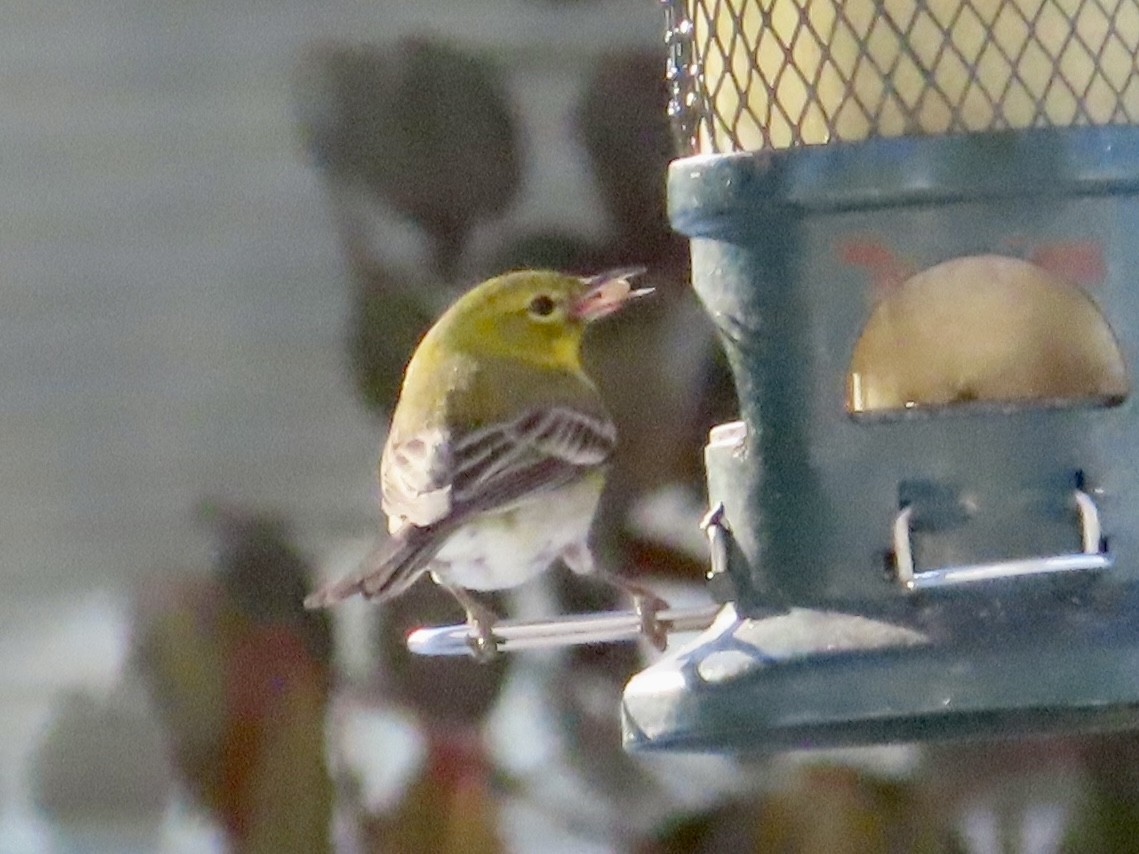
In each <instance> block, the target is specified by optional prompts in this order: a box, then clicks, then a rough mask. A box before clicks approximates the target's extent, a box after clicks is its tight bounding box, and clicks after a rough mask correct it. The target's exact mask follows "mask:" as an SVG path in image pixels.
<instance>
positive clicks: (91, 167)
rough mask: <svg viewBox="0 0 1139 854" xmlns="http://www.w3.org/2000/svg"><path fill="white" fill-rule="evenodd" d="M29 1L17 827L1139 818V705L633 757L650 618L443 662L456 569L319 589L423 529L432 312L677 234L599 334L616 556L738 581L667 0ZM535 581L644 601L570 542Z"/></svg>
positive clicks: (561, 827) (629, 842)
mask: <svg viewBox="0 0 1139 854" xmlns="http://www.w3.org/2000/svg"><path fill="white" fill-rule="evenodd" d="M5 12H6V14H5V22H4V27H3V28H2V29H0V87H2V91H3V93H4V97H3V103H4V105H5V110H4V121H3V122H0V151H3V158H2V159H3V163H4V165H5V168H4V169H3V170H0V184H2V187H3V192H0V199H2V201H0V293H2V294H3V299H4V311H3V312H2V313H0V324H2V329H3V334H2V335H0V348H3V357H4V359H3V360H4V364H5V366H6V370H5V371H3V372H0V377H2V379H0V382H3V383H4V388H3V391H2V393H0V401H2V402H3V403H2V407H0V413H2V416H0V417H2V418H3V424H4V426H5V431H4V433H5V445H6V453H5V454H4V455H3V457H2V461H0V465H2V466H3V467H4V471H3V480H4V482H5V483H6V484H7V485H8V493H7V494H8V495H9V500H8V501H7V505H6V507H5V512H4V513H2V514H0V542H3V544H4V549H5V551H4V564H3V581H4V584H5V587H6V595H4V596H3V597H0V854H24V852H56V851H58V852H72V851H82V852H125V851H126V852H133V851H137V852H150V851H158V852H186V854H190V852H223V851H256V852H291V851H298V852H300V851H303V852H319V851H331V850H337V851H347V852H378V851H409V852H416V851H455V852H458V851H464V852H467V851H472V852H498V851H521V852H529V851H543V852H548V851H554V852H556V851H567V852H569V851H574V852H577V851H585V852H594V851H596V852H606V851H615V852H616V851H621V852H624V851H629V852H674V851H675V852H681V851H820V852H822V851H828V852H833V851H914V850H926V851H1021V850H1024V851H1049V850H1059V848H1060V846H1061V845H1062V844H1063V840H1064V839H1065V838H1066V835H1067V837H1068V838H1071V834H1072V833H1073V832H1076V831H1073V830H1072V828H1078V829H1079V830H1078V833H1077V837H1076V838H1078V839H1080V840H1083V842H1084V843H1087V844H1088V845H1091V847H1087V846H1086V845H1085V846H1083V847H1080V846H1077V847H1076V848H1073V849H1072V850H1121V851H1122V850H1129V849H1128V848H1127V847H1126V846H1127V845H1128V844H1132V843H1133V840H1134V839H1135V838H1136V837H1135V836H1134V834H1133V833H1131V830H1132V829H1133V823H1134V822H1135V821H1136V819H1137V816H1139V807H1137V806H1136V804H1137V803H1139V801H1137V800H1136V798H1135V796H1134V792H1135V789H1136V788H1137V787H1139V775H1136V773H1135V770H1134V769H1135V767H1136V766H1135V765H1134V764H1132V763H1131V762H1130V761H1129V759H1128V757H1129V755H1131V753H1134V752H1135V747H1134V746H1133V745H1132V744H1131V743H1130V741H1129V740H1128V739H1126V738H1125V737H1123V738H1120V737H1116V738H1114V739H1103V740H1097V741H1089V740H1082V741H1074V740H1069V741H1065V742H1060V741H1055V742H1032V743H1028V744H1022V743H1014V744H1010V745H1006V746H1001V747H1000V748H997V747H994V746H992V745H989V746H986V747H984V748H961V749H953V750H948V749H938V750H927V751H925V752H919V750H918V749H917V748H914V747H909V746H902V747H896V748H890V749H882V750H870V751H859V752H854V753H839V754H825V755H822V754H817V753H816V754H805V755H802V756H795V755H791V756H782V757H777V758H766V759H765V758H759V757H749V758H743V759H730V758H723V757H707V756H665V757H648V758H634V757H630V756H627V755H626V754H625V753H624V752H623V751H622V750H621V747H620V725H619V720H618V703H619V696H620V689H621V686H622V685H623V683H624V681H625V679H626V678H627V677H628V675H629V674H630V673H632V672H634V671H635V670H637V669H639V668H641V667H643V666H644V663H645V662H646V660H647V658H646V656H647V653H646V652H645V651H644V650H643V649H640V648H638V647H635V646H632V645H625V646H614V647H611V648H604V649H581V650H577V651H574V652H572V653H563V654H556V655H553V654H550V655H532V656H512V657H510V658H509V659H508V660H503V661H501V662H499V663H497V664H495V665H494V666H491V667H476V666H475V665H473V664H471V663H469V662H465V661H459V662H453V661H424V660H415V661H413V660H410V659H409V657H408V656H407V654H406V652H405V651H404V650H403V644H402V638H403V636H404V634H405V633H406V631H407V630H409V629H410V628H411V627H413V626H416V625H421V624H438V623H445V622H456V621H458V620H460V619H461V612H458V611H457V609H456V608H455V606H454V604H453V603H452V602H450V600H449V599H448V598H447V597H446V596H443V597H439V596H438V595H436V591H435V590H434V589H433V588H432V587H431V586H430V585H419V586H417V587H416V588H414V589H413V591H412V592H411V593H410V594H408V596H406V597H405V598H404V599H402V600H400V602H399V603H398V604H396V605H393V606H392V607H390V608H384V609H376V608H371V607H368V606H367V605H363V604H360V603H349V604H346V605H345V606H344V607H343V608H340V609H338V610H337V611H336V612H334V613H332V614H323V613H321V614H311V613H305V612H303V611H302V610H300V605H299V603H300V600H301V598H302V597H303V595H304V593H305V591H307V590H309V589H311V588H312V587H313V586H314V585H315V584H316V582H317V580H318V579H319V578H324V577H331V576H335V575H338V574H341V573H343V572H346V571H348V570H349V569H350V568H351V567H352V566H353V565H354V563H355V562H356V561H357V560H358V559H359V557H360V556H361V555H362V554H363V553H364V551H365V550H366V549H367V548H368V546H369V545H370V544H371V542H372V541H373V537H374V536H375V535H376V532H377V531H378V530H379V529H380V527H381V520H380V517H379V512H378V508H377V506H376V505H377V502H376V494H375V493H376V489H375V477H374V468H375V460H376V456H377V452H378V448H379V446H380V444H381V442H382V440H383V430H384V424H385V423H386V419H387V416H388V413H389V412H390V409H391V406H392V405H393V403H394V400H395V396H396V392H397V388H398V382H399V377H400V374H401V372H402V368H403V365H404V362H405V360H406V358H407V356H408V354H409V353H410V350H411V348H412V347H413V346H414V343H415V341H416V339H417V338H418V336H419V335H420V334H421V333H422V331H423V330H424V329H425V327H426V326H427V325H428V324H429V323H430V321H431V319H432V318H433V317H434V316H435V315H436V314H437V313H438V311H439V310H440V309H441V307H442V306H444V305H445V304H446V303H447V302H448V301H449V300H450V299H451V298H452V297H453V296H454V295H455V294H456V293H458V292H459V291H461V290H462V289H463V288H465V287H467V286H469V285H470V284H472V283H474V282H476V281H478V280H480V279H482V278H485V277H487V276H489V275H492V274H494V273H497V272H500V271H503V270H506V269H510V268H517V267H524V266H548V267H557V268H560V269H565V270H569V271H573V272H581V273H589V272H596V271H599V270H602V269H605V268H607V267H615V266H621V265H627V264H644V265H646V266H647V267H648V268H649V271H650V272H649V274H648V276H647V279H648V282H649V284H652V285H653V286H655V287H656V288H657V291H658V295H657V297H656V298H655V299H654V300H653V301H651V302H646V303H644V305H643V306H641V305H639V306H638V310H637V312H636V314H635V315H634V314H633V313H630V315H629V316H628V317H623V318H619V319H616V320H614V321H613V322H612V323H609V324H606V325H604V326H602V327H600V328H598V329H597V330H596V332H595V334H594V335H593V337H592V338H591V340H590V342H589V344H588V346H589V354H588V357H589V358H590V360H591V361H592V362H593V363H595V366H596V371H597V375H598V379H599V382H600V384H601V386H602V389H603V392H605V393H606V395H607V396H608V398H609V399H610V401H611V402H612V406H613V409H614V414H615V416H616V418H617V420H618V424H619V428H620V431H621V435H622V436H623V437H624V442H623V445H622V449H621V454H620V460H619V463H618V466H617V469H616V471H615V473H614V477H613V482H612V484H611V489H610V491H609V493H608V495H607V496H606V514H605V517H604V523H603V524H602V526H601V528H600V530H599V532H598V534H599V540H600V549H601V553H602V554H603V556H604V559H605V560H606V561H607V562H609V563H610V564H611V565H612V566H613V567H614V568H620V570H621V571H624V572H627V573H630V574H634V575H638V576H641V577H642V578H643V579H644V580H645V581H647V583H649V584H650V585H651V586H654V587H655V588H658V589H660V590H661V591H662V592H663V593H664V594H665V595H666V596H667V597H668V598H670V599H671V600H672V601H673V602H674V603H687V602H690V601H691V602H699V601H703V600H702V598H701V597H702V596H703V595H704V594H703V592H702V588H701V583H700V581H701V578H702V573H703V567H704V554H703V552H702V547H701V543H700V538H699V535H698V532H697V531H696V527H695V525H696V520H698V519H699V516H700V515H701V512H702V510H703V497H702V485H701V467H700V448H701V446H702V444H703V440H704V436H705V435H706V433H707V429H708V427H709V426H711V425H712V424H714V423H717V422H718V421H722V420H726V419H728V418H730V417H732V414H733V411H734V402H733V398H732V391H731V387H730V382H729V380H728V378H727V376H726V374H725V372H724V368H723V366H722V364H721V363H720V361H719V357H718V351H717V348H716V346H715V343H714V341H713V339H712V337H711V335H710V332H709V330H708V327H707V325H706V324H705V322H704V319H703V316H702V314H701V313H700V311H699V309H698V307H697V306H696V304H695V301H694V299H693V298H692V297H691V295H690V294H689V292H688V291H687V289H686V282H687V263H688V261H687V246H686V243H685V242H684V241H683V240H681V239H680V238H678V237H677V236H675V235H673V234H672V233H671V232H670V230H669V228H668V225H667V220H666V217H665V213H664V184H663V180H664V170H665V167H666V164H667V161H668V160H669V158H670V157H671V153H672V141H671V138H670V135H669V130H668V126H667V123H666V119H665V102H666V92H665V89H664V84H663V67H664V51H663V43H662V29H663V20H662V13H661V10H660V9H659V8H658V5H657V4H656V3H654V2H652V0H561V1H560V2H558V0H479V2H470V0H417V2H408V0H370V2H354V0H331V2H326V3H320V4H317V3H309V2H303V0H273V2H269V0H246V2H243V3H224V2H217V0H184V2H179V3H172V2H158V3H154V2H140V0H79V2H72V3H62V2H58V1H57V0H55V1H54V2H47V0H35V1H34V2H32V0H14V2H12V3H9V4H7V5H6V7H5ZM496 604H497V606H498V607H499V608H500V609H501V610H502V611H504V612H507V613H510V614H512V615H515V616H539V615H542V614H551V613H555V612H558V611H563V610H593V609H597V608H609V607H616V606H618V603H615V602H614V601H613V600H612V599H610V598H608V595H607V591H606V590H605V589H597V588H595V587H594V586H592V585H589V584H586V583H584V582H575V581H574V580H573V579H571V578H567V577H566V576H565V575H564V574H561V575H559V574H553V575H551V576H550V577H549V578H548V579H544V580H543V581H542V582H541V583H539V584H536V585H534V586H533V588H532V589H531V588H525V589H522V590H521V591H519V593H518V595H517V596H514V597H511V598H510V599H509V600H503V601H501V602H498V603H496ZM1128 751H1130V753H1129V752H1128ZM982 757H983V759H982ZM1097 834H1098V835H1097ZM1112 841H1114V843H1113V844H1114V845H1115V846H1116V847H1114V848H1112V847H1111V845H1109V842H1112ZM1130 850H1133V849H1130Z"/></svg>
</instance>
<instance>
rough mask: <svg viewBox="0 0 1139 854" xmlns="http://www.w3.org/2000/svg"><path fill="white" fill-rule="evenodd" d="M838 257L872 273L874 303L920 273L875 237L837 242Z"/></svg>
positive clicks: (845, 262)
mask: <svg viewBox="0 0 1139 854" xmlns="http://www.w3.org/2000/svg"><path fill="white" fill-rule="evenodd" d="M838 257H839V259H840V260H841V261H842V262H843V263H844V264H850V265H851V266H854V267H861V268H863V269H864V270H866V272H867V273H869V274H870V281H871V284H872V285H873V288H874V301H875V302H877V301H878V300H880V299H882V298H883V297H885V296H886V295H887V294H889V293H890V292H891V291H893V290H895V289H896V288H898V287H901V285H902V283H903V282H905V281H906V279H908V278H909V277H910V276H912V275H913V274H914V273H915V272H917V268H916V267H915V266H914V265H913V264H912V263H910V262H908V261H905V260H903V259H901V258H899V257H898V256H897V255H895V254H894V251H893V250H892V249H890V247H888V246H887V245H886V244H885V243H883V242H882V241H880V240H877V239H875V238H873V237H859V238H851V239H849V240H844V241H843V242H841V243H840V244H839V245H838Z"/></svg>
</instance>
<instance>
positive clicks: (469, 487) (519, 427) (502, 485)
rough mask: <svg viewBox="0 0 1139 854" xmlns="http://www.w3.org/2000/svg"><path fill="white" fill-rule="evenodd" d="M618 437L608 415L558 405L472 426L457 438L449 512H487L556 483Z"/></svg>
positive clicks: (588, 464)
mask: <svg viewBox="0 0 1139 854" xmlns="http://www.w3.org/2000/svg"><path fill="white" fill-rule="evenodd" d="M616 443H617V433H616V430H615V428H614V426H613V422H612V421H610V420H609V419H608V418H607V417H599V416H597V415H592V414H589V413H586V412H581V411H579V410H576V409H570V408H568V407H561V406H557V407H549V408H543V409H534V410H530V411H529V412H526V413H525V414H523V415H522V416H521V417H519V418H517V419H515V420H514V421H509V422H507V423H505V424H498V425H494V426H490V427H482V428H479V429H477V430H473V431H471V432H470V433H467V434H466V435H464V436H462V437H461V438H460V439H459V441H457V442H456V443H455V447H454V452H453V462H454V469H453V471H452V474H451V502H452V505H453V506H452V513H462V514H463V515H464V516H470V515H474V514H478V513H485V512H487V511H489V510H494V509H496V508H499V507H504V506H507V505H509V504H512V503H514V502H515V501H518V500H519V499H521V498H524V497H525V496H527V495H529V494H532V493H536V492H542V491H544V490H546V489H551V488H554V487H556V486H560V485H561V484H563V483H566V482H568V481H570V480H573V479H574V478H575V477H577V476H579V475H580V474H582V473H583V472H584V471H588V470H591V469H594V468H596V467H597V466H600V465H602V464H603V463H605V461H606V460H608V459H609V457H610V455H611V454H612V453H613V448H614V447H615V445H616Z"/></svg>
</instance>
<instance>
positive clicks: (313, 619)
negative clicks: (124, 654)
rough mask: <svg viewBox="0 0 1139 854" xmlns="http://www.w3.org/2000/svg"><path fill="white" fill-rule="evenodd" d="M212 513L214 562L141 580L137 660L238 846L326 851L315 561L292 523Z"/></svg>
mask: <svg viewBox="0 0 1139 854" xmlns="http://www.w3.org/2000/svg"><path fill="white" fill-rule="evenodd" d="M210 515H211V517H212V521H213V524H214V526H215V529H216V532H217V539H218V549H217V560H216V565H215V573H214V574H213V575H212V576H201V577H198V578H186V577H181V578H179V579H178V580H169V579H165V578H163V579H156V580H155V581H154V582H153V583H152V585H151V587H150V588H149V589H147V590H144V591H143V593H142V595H141V596H140V599H139V604H138V606H137V617H136V621H135V638H134V662H135V665H136V667H137V669H138V672H139V673H140V674H141V676H142V678H143V680H144V682H145V684H146V686H147V688H148V689H149V692H150V695H151V698H152V701H153V703H154V706H155V708H156V710H157V712H158V716H159V719H160V720H161V722H162V724H163V725H164V727H165V729H166V732H167V737H168V739H169V742H170V747H171V753H172V759H173V763H174V766H175V769H176V770H177V772H178V773H179V775H180V776H181V778H182V780H183V781H184V782H185V783H186V785H187V787H188V788H189V790H190V791H191V793H192V794H193V795H194V796H195V798H196V800H197V801H198V802H199V803H200V804H201V805H202V806H204V807H205V808H206V809H207V810H209V812H210V813H211V814H212V815H213V816H214V817H215V818H216V819H217V821H218V823H219V824H220V825H221V826H222V827H223V828H224V829H225V831H226V833H227V836H228V837H229V839H230V841H231V843H232V845H233V850H234V851H243V852H244V851H247V852H270V851H272V852H290V851H296V852H319V851H328V850H330V845H331V842H330V838H329V832H330V824H331V819H332V794H333V793H332V784H331V781H330V779H329V776H328V772H327V769H326V767H325V760H324V719H325V711H326V707H327V703H328V698H329V692H330V689H331V673H330V656H331V637H330V633H329V626H328V622H327V615H325V614H323V613H319V612H306V611H304V610H303V608H302V606H301V600H302V599H303V594H304V591H305V590H306V589H307V585H308V583H309V582H308V578H309V573H310V568H309V566H308V564H307V563H306V562H305V561H304V560H303V559H302V558H301V557H300V556H299V554H298V553H297V551H296V548H295V546H294V545H293V544H292V542H291V538H290V535H289V532H288V528H287V526H286V525H284V523H282V522H281V521H279V520H276V519H273V518H270V517H266V516H263V515H259V514H252V513H247V512H245V511H243V510H239V509H236V508H216V509H214V510H212V511H211V513H210Z"/></svg>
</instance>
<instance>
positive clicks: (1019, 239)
mask: <svg viewBox="0 0 1139 854" xmlns="http://www.w3.org/2000/svg"><path fill="white" fill-rule="evenodd" d="M664 6H665V9H666V13H667V17H668V36H667V41H668V45H669V48H670V52H671V57H670V66H669V79H670V81H671V85H672V90H673V103H672V109H671V112H672V118H673V121H674V126H675V128H676V131H677V135H678V138H679V140H680V143H681V145H682V147H683V149H684V151H685V152H686V154H687V156H685V157H683V158H681V159H679V160H677V161H675V162H674V163H673V164H672V167H671V172H670V176H669V204H670V214H671V218H672V222H673V225H674V227H675V228H676V229H677V230H679V231H680V232H682V233H684V234H685V235H688V236H689V237H690V238H691V241H692V268H693V273H692V276H693V285H694V287H695V289H696V291H697V293H698V294H699V296H700V298H701V300H702V301H703V303H704V305H705V307H706V309H707V311H708V313H709V314H710V315H711V317H712V318H713V320H714V322H715V324H716V325H717V327H718V329H719V332H720V336H721V339H722V341H723V345H724V347H725V349H726V351H727V355H728V357H729V361H730V363H731V366H732V371H733V374H734V377H735V381H736V386H737V391H738V396H739V406H740V420H739V421H738V422H736V423H733V424H729V425H723V426H721V427H718V428H716V429H715V430H714V431H713V433H712V437H711V440H710V442H709V444H708V446H707V449H706V462H707V477H708V487H709V493H710V499H711V504H712V507H713V508H714V509H713V512H712V513H711V514H710V515H709V519H708V520H707V531H708V534H709V537H710V540H711V543H712V552H713V564H712V570H711V573H710V577H711V580H712V584H713V589H714V590H715V591H716V593H717V595H718V597H719V598H720V599H721V601H722V602H723V603H724V609H723V611H722V612H721V613H720V615H719V617H718V618H717V620H716V622H715V623H714V624H713V625H712V627H711V628H709V629H708V630H707V631H705V632H704V633H703V634H702V635H701V636H700V637H699V639H698V640H696V641H695V642H693V643H692V644H689V645H688V646H687V647H685V648H683V649H680V650H678V651H676V652H673V653H671V654H670V655H669V656H667V657H666V658H664V659H663V660H661V661H659V662H658V663H655V664H653V665H652V666H650V667H649V668H647V669H646V670H644V671H643V672H641V673H639V674H638V675H637V676H635V677H634V678H633V679H632V680H631V681H630V683H629V684H628V686H627V688H626V691H625V695H624V700H623V719H624V726H625V738H626V743H627V745H628V746H629V747H631V748H633V749H669V748H671V749H693V750H740V749H757V748H758V749H777V748H783V747H807V746H823V745H836V744H860V743H873V742H887V741H899V740H911V739H927V738H943V737H956V736H973V735H994V734H999V735H1017V734H1023V733H1028V732H1043V731H1055V730H1064V729H1088V728H1112V727H1124V726H1134V725H1137V724H1139V619H1137V618H1139V465H1137V464H1136V461H1139V411H1137V410H1136V409H1135V407H1134V404H1133V403H1132V401H1131V399H1130V395H1131V378H1133V377H1134V376H1136V374H1137V370H1139V366H1137V365H1136V360H1137V359H1139V287H1137V283H1136V281H1135V278H1136V271H1137V270H1139V126H1137V125H1139V66H1137V59H1136V57H1137V55H1139V0H987V2H982V0H671V2H667V1H666V2H664Z"/></svg>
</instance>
